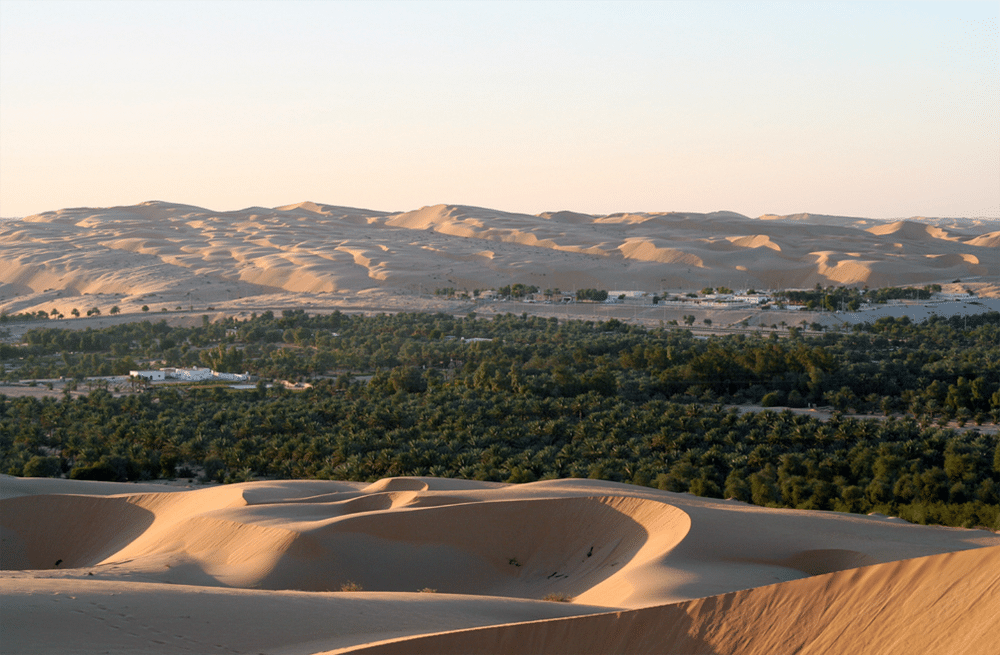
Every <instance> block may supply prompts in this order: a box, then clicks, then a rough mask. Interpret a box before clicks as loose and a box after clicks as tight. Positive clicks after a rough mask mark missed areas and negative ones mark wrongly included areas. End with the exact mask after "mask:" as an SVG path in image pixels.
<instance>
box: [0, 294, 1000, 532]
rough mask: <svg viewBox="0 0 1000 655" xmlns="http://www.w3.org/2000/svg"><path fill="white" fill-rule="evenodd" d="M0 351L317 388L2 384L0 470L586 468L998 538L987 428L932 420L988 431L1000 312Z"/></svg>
mask: <svg viewBox="0 0 1000 655" xmlns="http://www.w3.org/2000/svg"><path fill="white" fill-rule="evenodd" d="M482 339H491V340H489V341H486V340H482ZM0 359H2V363H3V365H4V366H5V370H6V376H7V377H8V378H12V377H18V378H28V377H38V378H44V377H55V376H59V375H62V376H66V377H68V378H72V377H77V378H82V376H84V375H94V374H97V373H101V372H107V373H111V372H125V371H127V370H129V369H130V368H137V367H139V366H140V365H142V363H144V362H147V361H149V360H155V361H156V362H157V364H156V365H162V364H160V362H164V363H166V364H170V365H192V364H200V365H210V366H213V367H214V368H216V369H217V370H227V371H230V372H235V371H241V370H249V371H250V372H252V373H255V374H257V375H258V376H261V377H262V378H276V379H310V380H312V381H313V384H314V386H313V388H311V389H309V390H307V391H304V392H294V393H293V392H290V391H287V390H285V389H284V388H282V387H280V386H275V387H273V388H266V387H265V385H264V384H260V385H258V386H257V388H256V390H251V391H236V390H231V389H228V388H225V387H222V386H218V387H199V386H186V387H176V386H158V387H154V388H153V389H149V390H146V391H144V392H142V393H137V394H134V395H128V396H125V397H122V398H115V397H112V395H111V394H110V393H108V392H107V391H104V390H95V391H92V392H91V393H90V394H89V395H87V396H83V397H72V398H71V397H69V396H68V395H67V396H64V397H63V398H62V399H58V400H56V399H44V400H36V399H31V398H18V399H7V398H3V397H0V471H2V472H5V473H9V474H13V475H62V474H68V475H69V476H70V477H75V478H102V479H119V480H136V479H149V478H156V477H163V476H165V477H173V476H176V475H181V476H184V477H187V476H194V475H200V476H203V477H205V478H206V479H215V480H221V481H236V480H245V479H251V478H252V477H255V476H267V477H282V478H289V477H328V478H336V479H351V480H374V479H377V478H380V477H384V476H392V475H435V476H456V477H466V478H474V479H481V480H498V481H506V482H524V481H529V480H535V479H540V478H547V477H593V478H601V479H607V480H615V481H621V482H629V483H632V484H640V485H651V486H655V487H659V488H663V489H669V490H673V491H690V492H692V493H695V494H698V495H704V496H712V497H734V498H738V499H742V500H746V501H748V502H753V503H757V504H761V505H771V506H782V507H799V508H813V509H835V510H842V511H853V512H870V511H879V512H882V513H887V514H895V515H900V516H903V517H904V518H907V519H909V520H914V521H918V522H931V523H946V524H952V525H984V526H987V527H990V528H993V529H1000V524H998V510H1000V496H998V493H1000V446H998V443H997V437H996V435H995V434H982V433H980V432H979V431H978V430H976V429H972V430H967V431H962V430H954V429H948V428H945V427H943V424H944V423H945V422H946V421H949V420H958V422H959V423H960V424H962V425H965V424H966V423H967V422H970V421H972V422H977V423H984V422H986V421H992V422H994V423H997V422H1000V314H997V313H991V314H983V315H980V316H976V317H968V319H967V322H966V321H965V320H962V319H940V318H932V319H931V320H929V321H927V322H925V323H921V324H912V323H910V322H909V321H908V320H906V319H902V320H893V319H880V320H879V321H877V322H876V323H875V324H873V325H866V326H860V327H858V328H857V329H856V330H855V331H853V332H850V333H827V334H824V335H822V336H819V337H804V336H803V335H802V334H801V333H799V332H798V331H797V330H792V331H791V332H790V336H789V337H788V338H780V339H779V338H778V337H777V336H776V335H770V336H768V337H764V336H744V335H736V336H727V337H711V338H707V339H706V338H696V337H694V336H692V335H691V334H690V333H689V332H688V331H686V330H681V329H673V330H671V329H653V330H646V329H643V328H640V327H637V326H634V325H627V324H624V323H621V322H619V321H617V320H614V319H612V320H609V321H605V322H591V321H587V322H581V321H570V322H558V321H556V319H552V318H549V319H546V318H540V317H529V316H527V315H521V316H515V315H510V314H508V315H506V316H498V317H496V318H495V319H494V320H483V319H477V318H475V317H474V316H469V317H467V318H453V317H451V316H447V315H444V314H425V315H417V314H397V315H381V316H375V317H363V316H349V315H344V314H341V313H339V312H335V313H333V314H330V315H324V316H307V315H306V314H304V313H302V312H293V311H286V312H284V313H283V314H282V315H281V316H275V315H273V314H271V313H265V314H264V315H262V316H260V317H255V318H253V319H252V320H247V321H237V320H233V319H230V320H228V321H223V322H218V323H212V324H209V323H208V321H207V320H206V321H204V323H203V325H202V326H200V327H198V328H171V327H169V326H167V325H166V324H165V323H163V322H160V323H151V322H142V323H132V324H124V325H120V326H116V327H113V328H108V329H105V330H96V331H95V330H86V331H70V330H52V329H37V330H32V331H29V332H28V333H27V334H26V335H25V338H24V342H23V343H21V344H18V345H0ZM363 374H364V379H358V377H359V376H361V375H363ZM0 391H2V388H0ZM747 402H762V403H763V404H765V405H790V406H805V405H806V404H809V403H816V404H824V405H832V406H833V407H834V408H836V409H837V410H838V411H837V412H835V413H834V415H833V418H831V419H830V420H828V421H820V420H817V419H816V418H813V417H808V416H802V415H797V414H793V413H792V412H790V411H780V412H777V411H763V412H758V413H741V412H740V411H739V410H738V409H736V408H733V407H732V405H736V404H742V403H747ZM849 411H854V412H860V411H866V412H879V413H882V414H885V415H887V416H889V418H886V419H862V418H858V417H851V416H847V415H844V414H843V413H842V412H849Z"/></svg>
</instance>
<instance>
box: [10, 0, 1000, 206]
mask: <svg viewBox="0 0 1000 655" xmlns="http://www.w3.org/2000/svg"><path fill="white" fill-rule="evenodd" d="M998 15H1000V3H997V2H975V3H959V2H945V3H913V2H904V3H890V2H878V3H793V2H781V3H760V2H749V3H727V2H697V3H686V2H661V3H624V2H615V3H599V2H587V3H585V2H557V3H540V2H531V3H515V2H504V3H486V2H474V3H473V2H464V3H463V2H442V3H426V2H405V3H375V2H363V3H346V2H345V3H338V2H300V3H295V2H282V3H271V2H214V3H212V2H178V1H172V2H166V3H160V2H104V3H95V2H82V1H74V2H44V1H38V0H34V1H32V2H20V1H13V0H0V215H3V216H24V215H28V214H32V213H37V212H41V211H45V210H50V209H58V208H62V207H71V206H84V205H87V206H109V205H119V204H133V203H136V202H141V201H143V200H151V199H158V200H169V201H172V202H182V203H188V204H194V205H200V206H204V207H209V208H212V209H218V210H229V209H238V208H243V207H247V206H253V205H261V206H277V205H282V204H289V203H295V202H300V201H303V200H313V201H316V202H324V203H331V204H340V205H349V206H358V207H367V208H372V209H383V210H402V209H415V208H418V207H421V206H423V205H430V204H437V203H460V204H471V205H479V206H486V207H494V208H498V209H506V210H512V211H525V212H529V213H538V212H541V211H547V210H560V209H571V210H576V211H583V212H590V213H609V212H615V211H714V210H719V209H729V210H733V211H738V212H741V213H744V214H747V215H750V216H759V215H761V214H764V213H779V214H787V213H793V212H812V213H825V214H840V215H857V216H869V217H875V218H896V217H905V216H917V215H923V216H990V217H997V216H1000V26H998V25H1000V24H998Z"/></svg>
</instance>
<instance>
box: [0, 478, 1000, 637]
mask: <svg viewBox="0 0 1000 655" xmlns="http://www.w3.org/2000/svg"><path fill="white" fill-rule="evenodd" d="M152 486H153V485H146V486H144V487H139V486H138V485H126V484H122V485H118V484H113V483H92V484H85V483H73V482H71V481H64V480H33V479H27V480H24V479H15V478H9V477H6V476H4V477H0V498H2V500H0V545H2V560H0V561H2V565H3V569H4V572H3V575H2V577H0V593H2V594H3V600H2V604H3V607H4V611H3V612H2V613H0V614H2V621H3V624H2V625H0V628H2V631H3V634H4V635H5V643H12V644H19V645H20V646H18V649H17V650H16V652H104V651H105V650H107V649H108V648H111V647H113V648H119V649H121V650H129V649H136V648H138V649H141V650H144V651H146V652H164V653H168V652H180V651H181V650H183V649H182V646H183V645H184V644H188V646H190V647H192V648H194V650H196V651H198V652H215V650H213V649H216V648H218V649H220V650H219V652H288V653H292V652H295V653H307V652H309V653H311V652H322V651H325V650H331V649H335V648H348V647H359V646H364V645H365V644H372V643H375V642H382V641H385V640H387V639H389V640H392V639H398V638H401V637H404V636H406V637H410V636H415V635H427V634H429V633H439V632H442V631H447V632H448V633H449V634H447V635H439V636H433V637H427V638H426V639H427V641H416V642H400V643H398V644H395V645H384V646H379V648H387V649H389V650H386V651H384V652H474V651H475V648H473V645H475V644H483V645H485V646H484V650H483V649H480V650H481V651H482V652H500V651H507V650H510V652H579V650H580V649H579V648H576V647H573V648H568V649H567V648H565V644H569V643H577V644H579V645H580V646H581V647H583V646H584V645H586V644H590V643H606V644H607V646H608V648H609V649H610V650H608V651H607V652H633V651H636V652H645V651H649V652H655V651H656V648H654V647H653V645H655V644H657V643H663V641H662V640H664V639H668V638H669V639H680V640H681V641H678V642H677V643H678V644H679V646H678V647H681V646H683V648H682V651H683V652H687V650H685V649H689V648H691V649H692V650H691V652H716V651H714V650H711V649H719V650H718V651H717V652H738V649H735V647H734V646H732V643H735V642H732V636H731V635H732V632H731V631H732V629H733V628H732V626H733V625H737V624H738V623H739V621H744V622H748V621H750V618H748V617H752V616H756V615H759V614H760V613H761V612H762V611H763V609H762V608H767V611H768V612H772V613H777V614H776V615H777V616H784V615H786V614H787V615H788V616H789V617H791V618H790V620H791V621H793V622H795V624H796V625H809V626H812V627H810V629H813V630H814V631H820V633H821V636H817V637H816V638H815V639H816V640H821V641H822V640H826V641H822V643H831V644H833V643H837V642H835V641H830V640H831V639H833V638H834V637H835V636H836V635H835V634H834V633H836V632H837V630H839V628H837V626H838V625H841V624H840V623H837V621H841V622H843V621H844V620H846V619H845V618H844V617H846V616H849V615H851V616H855V617H856V616H857V614H858V613H859V612H868V611H869V610H868V609H866V608H869V607H870V606H872V604H873V603H875V602H876V599H881V602H883V606H881V610H880V612H881V614H879V615H878V617H881V618H878V617H876V618H878V620H877V621H873V622H872V626H875V627H872V628H870V629H871V630H875V631H876V632H878V634H882V633H883V632H891V631H892V630H893V629H894V627H893V626H895V625H897V623H898V622H899V621H904V620H913V618H914V617H916V618H921V617H923V616H924V614H926V612H925V611H924V610H921V609H920V608H919V607H918V605H919V603H918V605H914V604H913V603H910V604H907V603H906V602H905V599H906V598H907V597H908V596H907V595H906V594H902V593H901V592H900V589H901V585H908V586H910V587H912V588H914V589H921V590H923V591H921V594H922V596H921V598H928V597H930V595H932V594H938V595H939V596H941V597H942V598H944V599H947V598H949V597H950V596H949V594H953V593H961V594H962V597H963V598H964V599H965V600H964V601H963V602H965V603H966V604H967V605H970V606H971V605H976V603H980V604H982V603H985V604H986V605H987V606H989V605H990V603H994V602H995V601H996V598H997V595H996V593H995V592H996V585H997V581H996V576H992V577H989V576H987V578H988V579H987V578H983V577H982V576H980V577H975V576H972V577H969V576H968V575H967V573H968V571H971V570H973V569H975V568H976V567H979V569H980V570H983V569H985V570H987V571H991V570H995V567H994V568H992V569H991V568H990V567H989V566H987V563H990V562H996V560H997V558H998V556H1000V536H998V535H996V534H994V533H991V532H986V531H976V530H961V529H946V528H933V527H922V526H913V525H910V524H907V523H905V522H902V521H899V520H896V519H886V518H881V517H865V516H855V515H843V514H836V513H831V512H805V511H787V510H771V509H764V508H758V507H753V506H748V505H746V504H743V503H739V502H735V501H714V500H710V499H702V498H696V497H693V496H689V495H686V494H673V493H669V492H662V491H657V490H653V489H648V488H640V487H632V486H629V485H623V484H616V483H609V482H601V481H594V480H553V481H543V482H536V483H531V484H524V485H502V484H496V483H482V482H471V481H461V480H448V479H434V478H393V479H387V480H381V481H379V482H376V483H373V484H364V483H348V482H329V481H286V482H254V483H245V484H238V485H229V486H221V487H205V488H195V489H183V488H161V490H157V491H152V490H151V489H150V487H152ZM114 492H119V493H114ZM966 551H967V558H965V559H963V558H961V557H957V556H956V557H953V556H949V555H947V554H948V553H966ZM912 558H923V559H912ZM968 558H971V559H968ZM976 558H979V559H976ZM983 558H986V559H983ZM970 562H972V563H970ZM859 567H861V568H859ZM962 567H965V568H962ZM980 578H982V579H980ZM347 582H353V583H356V584H358V585H360V586H361V587H363V589H364V591H360V592H350V593H345V592H341V591H339V590H340V589H341V587H342V585H344V584H345V583H347ZM991 585H992V586H991ZM422 589H433V590H434V591H435V592H436V593H417V592H419V591H420V590H422ZM879 589H882V591H879ZM744 590H748V591H744ZM551 594H556V595H560V596H563V597H571V598H572V602H566V603H561V602H546V601H543V600H541V599H543V598H544V597H546V596H549V595H551ZM706 597H707V598H706ZM897 597H898V598H897ZM712 598H715V599H716V600H712ZM697 599H702V600H697ZM921 602H923V601H921ZM899 603H902V604H901V605H899V607H897V604H899ZM837 604H839V605H837ZM835 606H836V607H840V608H841V609H838V610H837V611H835V612H831V611H830V610H829V609H827V608H828V607H835ZM932 606H933V604H932ZM951 606H952V605H951V604H949V607H951ZM976 607H977V608H978V605H976ZM723 609H724V610H725V611H724V612H723V611H722V610H723ZM928 611H930V610H928ZM934 611H935V612H937V613H936V614H933V615H934V616H936V617H937V616H939V615H940V616H944V615H943V614H941V612H939V611H938V610H934ZM949 611H950V610H949ZM69 612H74V613H75V614H68V613H69ZM852 612H853V613H854V614H853V615H852V614H851V613H852ZM921 612H924V614H921ZM77 614H79V615H80V616H77ZM591 614H599V615H596V616H593V617H590V618H587V616H586V615H591ZM661 614H663V615H664V616H666V617H668V618H669V617H673V616H675V615H676V617H682V618H683V617H687V618H685V619H683V621H682V620H681V619H680V618H672V619H670V620H669V621H668V620H667V619H666V618H664V617H663V616H661ZM264 615H266V616H273V617H275V618H274V621H273V622H268V623H267V625H268V628H269V632H268V633H267V636H266V638H265V637H264V636H260V637H259V638H254V637H253V635H255V634H258V635H259V634H260V632H259V629H260V624H259V623H257V622H255V621H254V620H253V619H252V617H255V616H256V617H260V616H264ZM799 615H801V616H799ZM965 616H968V617H970V618H969V620H972V619H973V618H976V619H977V620H979V619H980V618H981V617H982V613H981V612H980V610H979V609H976V611H971V610H970V611H969V612H968V613H966V614H961V615H960V614H955V612H952V613H951V614H947V617H950V618H947V617H946V618H947V622H946V621H945V620H944V618H940V617H939V623H940V625H941V630H943V631H945V632H947V633H951V632H954V631H956V630H959V629H961V630H962V634H963V635H964V636H965V638H967V639H970V640H972V641H970V642H969V643H972V644H973V645H974V643H978V642H975V640H974V637H975V635H976V634H979V633H978V632H975V630H979V628H978V627H976V628H975V630H973V629H971V628H969V629H965V628H963V627H962V625H964V624H963V623H962V622H963V621H964V620H965V618H963V617H965ZM183 617H188V619H187V620H185V619H184V618H183ZM331 617H334V618H335V620H333V621H332V622H331V620H330V619H331ZM559 617H583V618H573V619H559ZM740 617H743V618H740ZM907 617H909V618H907ZM977 617H978V618H977ZM70 619H72V620H70ZM557 619H558V620H557ZM258 620H261V619H258ZM539 621H541V622H540V623H539ZM566 621H569V622H568V623H567V622H566ZM577 621H578V622H579V623H574V622H577ZM244 622H246V628H245V629H244V628H240V627H238V626H239V625H243V623H244ZM525 622H529V623H525ZM734 622H735V623H734ZM772 623H774V625H770V624H768V625H769V626H770V627H767V628H766V630H763V632H762V634H764V633H766V634H767V635H770V636H762V637H760V644H761V645H760V646H759V648H760V650H758V651H752V652H767V651H766V649H767V648H772V651H771V652H776V651H774V650H773V648H775V647H776V645H780V644H783V643H785V642H788V640H790V639H791V640H794V639H793V637H794V638H800V639H804V638H805V637H802V636H801V635H803V634H806V635H807V634H808V631H806V632H801V631H796V632H795V634H794V635H788V634H785V633H782V632H781V631H780V630H779V627H780V625H786V623H784V622H782V621H779V620H777V619H774V620H773V621H772ZM980 623H982V621H980ZM506 624H523V625H516V626H513V627H509V628H508V627H504V628H496V629H495V630H493V629H490V630H487V631H486V632H481V631H480V632H475V631H474V632H467V630H468V629H470V628H483V627H484V626H499V625H506ZM986 624H987V625H991V624H989V622H988V621H987V623H986ZM52 625H57V626H64V627H65V629H66V630H76V631H82V632H83V633H85V634H88V635H91V639H89V640H88V642H87V643H89V644H92V645H93V648H92V649H90V650H87V649H88V648H90V647H89V646H87V647H85V648H84V649H83V650H80V649H79V648H80V645H79V643H76V644H75V647H76V648H77V650H72V651H71V650H67V648H68V647H63V646H59V645H58V643H57V642H58V637H57V636H50V637H46V638H45V639H41V640H39V637H38V635H39V634H41V633H44V632H45V630H43V626H52ZM213 625H214V626H218V625H225V626H229V627H227V628H225V629H223V630H221V631H220V630H218V629H213V628H212V627H210V626H213ZM662 625H670V626H674V627H671V628H669V630H668V632H669V635H665V633H663V630H664V628H662V627H658V626H662ZM233 626H236V627H233ZM677 626H687V627H686V628H684V630H681V629H680V628H679V627H677ZM726 626H730V627H728V628H727V627H726ZM880 626H881V627H880ZM977 626H978V624H977ZM61 629H63V628H59V629H58V630H56V631H55V632H56V633H57V634H58V633H59V630H61ZM740 629H741V630H745V626H744V627H743V628H740ZM786 632H787V630H786ZM63 634H64V635H65V634H69V633H63ZM818 634H819V633H818ZM567 635H580V637H579V639H582V641H578V642H567V641H565V640H566V639H569V636H567ZM588 635H590V636H588ZM601 635H603V637H601ZM615 635H618V636H617V637H616V636H615ZM670 635H673V636H670ZM684 635H689V636H690V635H695V636H696V637H697V640H696V642H692V643H697V644H702V646H704V648H709V650H705V649H704V648H702V649H701V650H698V649H697V648H693V646H690V645H689V644H688V643H687V642H686V641H684V640H685V639H688V637H686V636H684ZM727 635H729V636H727ZM823 635H825V636H823ZM599 638H603V639H605V640H607V639H611V641H605V642H600V641H594V640H598V639H599ZM837 638H840V637H837ZM943 638H944V637H942V639H943ZM623 639H624V640H623ZM726 639H729V640H730V641H726ZM809 639H812V638H809ZM616 640H617V641H616ZM699 640H700V641H699ZM671 643H672V642H671ZM739 643H743V642H739ZM789 643H790V642H789ZM803 643H805V642H803ZM810 643H812V642H811V641H810ZM817 643H820V641H817ZM845 643H847V642H845ZM850 643H855V642H850ZM859 643H860V642H859ZM195 644H197V646H196V647H195V646H194V645H195ZM516 644H522V646H518V647H515V645H516ZM523 644H527V645H528V646H524V645H523ZM560 644H563V645H562V646H560ZM727 644H729V645H727ZM209 646H210V648H209ZM494 647H496V648H500V651H496V650H494ZM755 647H756V646H755ZM476 648H478V646H476ZM518 648H520V650H519V649H518ZM699 648H701V647H700V646H699ZM727 648H728V649H729V650H726V649H727ZM224 649H229V650H228V651H226V650H224ZM393 649H395V650H393ZM470 649H471V650H470ZM601 650H603V647H602V649H601ZM372 652H383V651H372ZM741 652H742V651H741ZM746 652H751V651H746ZM817 652H819V651H817ZM970 652H971V651H970Z"/></svg>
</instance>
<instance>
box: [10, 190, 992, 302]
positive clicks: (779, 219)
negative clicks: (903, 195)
mask: <svg viewBox="0 0 1000 655" xmlns="http://www.w3.org/2000/svg"><path fill="white" fill-rule="evenodd" d="M995 228H996V223H995V222H994V223H990V222H987V221H972V220H962V219H947V220H946V219H933V220H932V219H918V218H912V219H906V220H902V221H896V222H891V223H889V222H882V221H875V220H872V219H863V218H850V217H835V216H819V215H809V214H797V215H791V216H771V215H767V216H762V217H760V218H749V217H746V216H743V215H741V214H738V213H735V212H725V211H720V212H714V213H708V214H698V213H684V212H658V213H656V212H654V213H619V214H609V215H604V216H591V215H587V214H581V213H574V212H570V211H558V212H547V213H543V214H539V215H538V216H531V215H528V214H519V213H516V212H504V211H500V210H495V209H486V208H479V207H469V206H463V205H435V206H429V207H424V208H421V209H418V210H414V211H407V212H396V213H393V212H384V211H375V210H367V209H355V208H350V207H338V206H334V205H324V204H319V203H315V202H302V203H298V204H292V205H286V206H283V207H277V208H274V209H268V208H263V207H250V208H247V209H243V210H239V211H229V212H217V211H212V210H208V209H202V208H199V207H193V206H190V205H182V204H175V203H167V202H156V201H154V202H146V203H142V204H140V205H135V206H131V207H112V208H73V209H62V210H58V211H53V212H45V213H43V214H38V215H36V216H29V217H27V218H25V219H22V220H9V221H3V222H2V223H0V243H3V244H4V245H3V248H2V249H0V310H2V311H8V312H22V311H38V310H43V309H44V310H45V311H50V310H51V309H53V308H55V309H57V310H59V311H61V312H62V313H64V314H68V312H69V310H70V309H72V308H73V307H74V306H75V307H78V308H80V307H86V306H88V305H89V306H102V307H103V308H104V309H107V308H108V307H109V306H110V305H113V304H116V305H118V306H119V307H121V309H122V310H123V311H125V312H131V311H136V310H138V308H139V307H141V306H142V305H147V306H149V307H150V308H151V309H153V310H154V311H158V310H160V309H162V308H168V309H173V308H174V307H176V306H178V305H179V306H183V307H185V308H188V307H194V306H198V307H200V308H204V307H207V306H230V307H237V306H240V305H241V301H243V304H245V303H246V302H247V301H248V299H253V298H256V299H258V302H256V304H257V305H266V304H267V302H268V301H267V300H266V297H274V296H275V294H279V295H280V294H300V295H301V294H305V295H309V294H342V295H343V294H346V295H354V294H359V293H368V294H370V293H374V292H378V293H384V294H389V295H393V294H394V295H395V296H397V297H401V296H402V295H405V294H411V295H412V294H416V293H418V292H426V291H428V290H430V291H433V290H434V289H436V288H442V287H455V288H459V289H462V288H466V289H468V290H469V291H471V290H473V289H476V288H479V289H486V288H494V287H498V286H503V285H505V284H512V283H516V282H523V283H527V284H535V285H537V286H539V287H540V288H543V289H544V288H555V287H559V288H562V289H567V290H572V289H574V288H580V287H600V288H605V289H621V288H627V289H643V290H647V291H654V292H655V291H670V290H673V291H675V292H676V291H680V290H687V291H690V290H696V289H701V288H703V287H705V286H719V285H725V286H729V287H733V288H740V287H755V288H777V287H783V288H802V287H812V286H814V285H815V284H817V283H818V284H822V285H829V284H852V285H864V284H868V285H869V286H882V285H908V284H918V285H922V284H927V283H932V282H937V283H946V282H952V281H953V280H954V279H963V280H965V279H968V278H976V283H977V284H981V286H983V288H987V289H996V288H997V282H998V281H1000V248H998V247H997V246H998V244H1000V237H998V232H997V231H996V229H995ZM484 252H489V253H490V255H489V259H488V265H484V258H483V256H481V255H480V253H484ZM815 253H825V254H826V258H825V259H824V258H822V257H821V258H819V259H817V257H816V256H815ZM275 302H277V301H275ZM272 304H273V303H272Z"/></svg>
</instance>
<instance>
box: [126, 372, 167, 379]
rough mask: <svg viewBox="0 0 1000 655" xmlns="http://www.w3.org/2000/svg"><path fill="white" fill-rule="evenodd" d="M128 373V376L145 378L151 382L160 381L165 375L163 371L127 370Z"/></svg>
mask: <svg viewBox="0 0 1000 655" xmlns="http://www.w3.org/2000/svg"><path fill="white" fill-rule="evenodd" d="M128 374H129V377H133V378H146V379H147V380H149V381H151V382H162V381H163V380H165V379H166V377H167V376H166V374H165V373H164V372H163V371H129V372H128Z"/></svg>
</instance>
